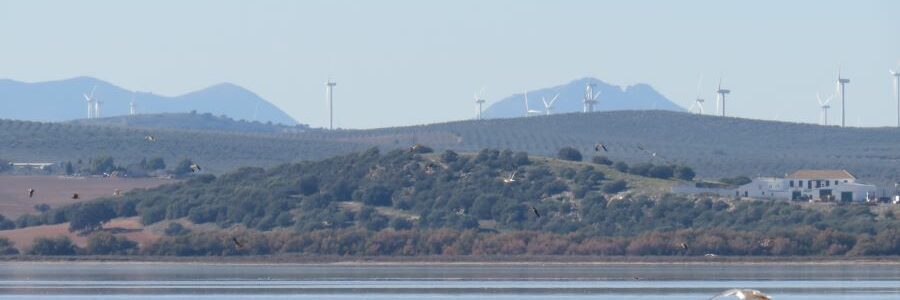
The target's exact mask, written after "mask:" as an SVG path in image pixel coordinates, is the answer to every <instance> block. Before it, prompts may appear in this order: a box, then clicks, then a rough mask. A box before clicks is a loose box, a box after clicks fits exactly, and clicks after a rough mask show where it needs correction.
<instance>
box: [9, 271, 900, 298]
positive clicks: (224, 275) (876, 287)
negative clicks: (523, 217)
mask: <svg viewBox="0 0 900 300" xmlns="http://www.w3.org/2000/svg"><path fill="white" fill-rule="evenodd" d="M730 288H753V289H758V290H761V291H763V292H765V293H768V294H769V295H771V296H772V297H773V298H774V299H825V298H834V299H900V264H896V263H835V264H791V263H758V264H739V263H686V264H661V263H647V264H639V263H627V264H625V263H623V264H617V263H547V264H522V263H500V264H498V263H492V264H482V263H460V264H428V263H383V264H379V263H335V264H215V263H181V262H178V263H168V262H167V263H155V262H154V263H140V262H125V263H123V262H109V263H104V262H2V263H0V299H172V300H174V299H258V298H263V297H260V296H261V295H262V296H264V298H266V299H453V300H466V299H515V300H526V299H708V298H709V297H712V296H714V295H716V294H718V293H719V292H721V291H723V290H726V289H730ZM723 299H729V298H723ZM730 299H736V298H730Z"/></svg>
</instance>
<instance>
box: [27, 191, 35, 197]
mask: <svg viewBox="0 0 900 300" xmlns="http://www.w3.org/2000/svg"><path fill="white" fill-rule="evenodd" d="M31 197H34V189H28V198H31Z"/></svg>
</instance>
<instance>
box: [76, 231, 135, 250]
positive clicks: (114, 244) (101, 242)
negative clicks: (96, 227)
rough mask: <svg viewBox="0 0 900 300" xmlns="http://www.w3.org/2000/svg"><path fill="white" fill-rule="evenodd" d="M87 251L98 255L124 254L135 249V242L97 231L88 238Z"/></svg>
mask: <svg viewBox="0 0 900 300" xmlns="http://www.w3.org/2000/svg"><path fill="white" fill-rule="evenodd" d="M85 250H86V251H87V253H90V254H99V255H124V254H131V253H132V252H133V251H135V250H137V243H135V242H132V241H130V240H128V239H126V238H122V237H117V236H115V235H112V234H111V233H108V232H97V233H95V234H93V235H91V236H90V237H89V238H88V244H87V249H85Z"/></svg>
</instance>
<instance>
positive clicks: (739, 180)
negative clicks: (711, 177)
mask: <svg viewBox="0 0 900 300" xmlns="http://www.w3.org/2000/svg"><path fill="white" fill-rule="evenodd" d="M719 181H720V182H722V183H725V184H730V185H738V186H740V185H745V184H748V183H750V182H753V180H751V179H750V178H748V177H747V176H738V177H733V178H727V177H726V178H722V179H719Z"/></svg>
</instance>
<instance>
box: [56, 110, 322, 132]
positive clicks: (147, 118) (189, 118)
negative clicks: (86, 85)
mask: <svg viewBox="0 0 900 300" xmlns="http://www.w3.org/2000/svg"><path fill="white" fill-rule="evenodd" d="M71 123H75V124H82V125H100V126H119V127H135V128H152V129H186V130H201V131H219V132H231V133H297V132H303V131H306V130H309V126H307V125H302V124H297V125H294V126H287V125H282V124H272V123H262V122H258V121H252V122H251V121H246V120H240V121H238V120H234V119H232V118H229V117H227V116H215V115H213V114H211V113H202V114H200V113H163V114H139V115H133V116H116V117H107V118H100V119H79V120H75V121H71Z"/></svg>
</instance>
